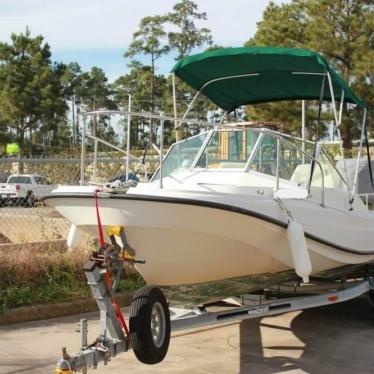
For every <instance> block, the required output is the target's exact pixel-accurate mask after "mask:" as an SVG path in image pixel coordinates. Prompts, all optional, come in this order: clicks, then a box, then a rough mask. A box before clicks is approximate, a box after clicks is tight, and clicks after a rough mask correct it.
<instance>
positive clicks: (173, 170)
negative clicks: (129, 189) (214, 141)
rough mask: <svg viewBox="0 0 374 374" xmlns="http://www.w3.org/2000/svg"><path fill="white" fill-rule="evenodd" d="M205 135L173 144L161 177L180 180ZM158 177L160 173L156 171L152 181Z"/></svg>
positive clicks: (188, 168)
mask: <svg viewBox="0 0 374 374" xmlns="http://www.w3.org/2000/svg"><path fill="white" fill-rule="evenodd" d="M207 135H208V132H205V133H202V134H199V135H195V136H192V137H191V138H188V139H185V140H182V141H180V142H178V143H174V144H173V145H172V146H171V148H170V150H169V152H168V154H167V155H166V157H165V160H164V163H163V176H164V177H167V176H171V177H174V178H180V177H182V176H183V175H184V174H185V173H186V172H187V171H189V170H190V168H191V165H192V163H193V161H194V160H195V158H196V156H197V154H198V152H199V151H200V149H201V147H202V145H203V144H204V141H205V139H206V137H207ZM159 176H160V173H159V171H157V173H156V175H155V177H154V178H153V180H156V179H159Z"/></svg>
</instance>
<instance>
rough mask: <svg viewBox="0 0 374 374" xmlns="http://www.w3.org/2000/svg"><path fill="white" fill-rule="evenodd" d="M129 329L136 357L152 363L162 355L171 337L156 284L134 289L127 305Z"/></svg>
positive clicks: (163, 297) (165, 307) (160, 359)
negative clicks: (128, 305) (128, 309)
mask: <svg viewBox="0 0 374 374" xmlns="http://www.w3.org/2000/svg"><path fill="white" fill-rule="evenodd" d="M130 333H131V341H132V347H133V351H134V353H135V356H136V357H137V359H138V360H139V361H141V362H143V363H145V364H148V365H154V364H157V363H159V362H161V361H162V360H163V359H164V357H165V356H166V353H167V351H168V348H169V341H170V312H169V307H168V304H167V301H166V298H165V296H164V294H163V293H162V291H161V290H160V289H159V288H158V287H154V286H145V287H142V288H140V289H139V290H138V291H137V292H136V293H135V295H134V297H133V299H132V302H131V307H130Z"/></svg>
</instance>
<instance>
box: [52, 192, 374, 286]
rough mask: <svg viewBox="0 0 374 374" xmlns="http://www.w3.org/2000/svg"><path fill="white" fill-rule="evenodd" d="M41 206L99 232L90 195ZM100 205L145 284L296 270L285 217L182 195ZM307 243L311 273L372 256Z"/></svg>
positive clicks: (56, 199)
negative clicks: (123, 237)
mask: <svg viewBox="0 0 374 374" xmlns="http://www.w3.org/2000/svg"><path fill="white" fill-rule="evenodd" d="M46 203H47V204H48V205H51V206H53V207H55V208H56V209H57V211H59V212H60V213H61V214H62V215H63V216H64V217H66V218H67V219H68V220H69V221H70V222H71V223H73V224H74V225H76V226H77V227H78V228H79V229H80V230H83V231H85V232H87V233H89V234H91V235H94V236H95V235H97V217H96V213H95V204H94V199H93V198H92V195H91V196H75V197H73V196H69V197H63V196H59V197H53V196H52V197H50V198H48V199H47V200H46ZM99 205H100V215H101V221H102V224H103V226H104V228H105V227H106V226H108V225H121V226H123V227H124V228H125V233H126V237H127V240H128V242H129V244H130V246H131V247H132V248H133V249H134V250H135V251H136V257H137V258H139V259H142V260H144V261H145V264H139V265H137V269H138V270H139V272H140V274H141V275H142V276H143V277H144V279H145V280H146V282H147V283H151V284H157V285H160V286H171V285H174V286H175V285H187V284H195V283H204V282H212V281H217V280H222V279H228V278H236V277H243V276H250V275H260V274H275V273H280V272H284V271H287V270H293V268H294V266H293V262H292V256H291V252H290V248H289V243H288V239H287V234H286V232H287V231H286V226H287V222H283V223H282V222H281V223H279V222H278V223H277V222H274V221H273V220H271V219H268V220H267V219H265V218H264V217H259V216H256V215H255V214H250V213H248V214H245V213H244V212H243V211H242V210H239V209H236V210H235V209H233V210H226V209H224V208H217V206H214V207H213V206H212V205H209V206H207V205H204V204H199V202H196V204H193V203H191V201H187V200H186V201H185V202H184V201H183V199H179V200H178V201H177V200H170V199H169V200H167V199H164V200H163V199H160V198H159V199H156V200H152V199H150V198H149V197H142V198H140V197H139V198H137V197H136V196H131V195H130V196H126V195H124V196H122V197H120V196H117V197H116V198H113V197H111V196H110V195H108V197H102V198H100V199H99ZM307 246H308V250H309V253H310V258H311V262H312V268H313V274H317V273H319V272H321V271H325V270H328V269H333V268H338V267H341V266H344V265H346V264H360V263H365V262H368V261H372V260H374V255H373V254H371V255H359V254H355V253H350V252H344V251H341V250H339V249H336V248H334V247H331V246H329V245H328V244H326V243H321V242H318V241H316V240H314V239H310V238H307Z"/></svg>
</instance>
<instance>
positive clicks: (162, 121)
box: [159, 113, 164, 188]
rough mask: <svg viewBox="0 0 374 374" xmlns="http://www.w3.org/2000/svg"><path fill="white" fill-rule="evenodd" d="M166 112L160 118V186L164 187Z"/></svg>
mask: <svg viewBox="0 0 374 374" xmlns="http://www.w3.org/2000/svg"><path fill="white" fill-rule="evenodd" d="M163 115H164V113H161V119H160V169H159V172H160V188H163V187H164V186H163V181H162V178H163V165H162V164H163V161H164V119H163V118H162V116H163Z"/></svg>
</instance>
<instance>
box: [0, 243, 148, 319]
mask: <svg viewBox="0 0 374 374" xmlns="http://www.w3.org/2000/svg"><path fill="white" fill-rule="evenodd" d="M89 253H90V251H88V250H84V249H81V250H75V251H73V252H67V251H64V250H57V249H54V248H48V249H43V250H39V251H35V249H32V248H27V247H26V248H24V249H18V250H10V251H2V253H1V261H0V312H2V311H4V310H6V309H12V308H17V307H21V306H27V305H37V304H46V303H56V302H62V301H68V300H74V299H80V298H83V297H90V296H91V292H90V289H89V287H88V286H87V284H86V278H85V275H84V272H83V270H82V267H83V264H84V263H85V262H86V261H87V260H88V258H89ZM126 277H127V278H126V280H122V281H121V282H120V285H119V290H120V291H128V290H134V289H136V288H139V287H141V286H142V285H143V284H144V281H143V280H142V279H141V277H140V276H139V275H138V273H137V272H136V271H135V270H134V269H133V268H131V267H126Z"/></svg>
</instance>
